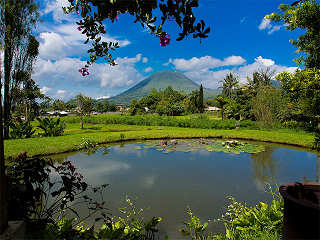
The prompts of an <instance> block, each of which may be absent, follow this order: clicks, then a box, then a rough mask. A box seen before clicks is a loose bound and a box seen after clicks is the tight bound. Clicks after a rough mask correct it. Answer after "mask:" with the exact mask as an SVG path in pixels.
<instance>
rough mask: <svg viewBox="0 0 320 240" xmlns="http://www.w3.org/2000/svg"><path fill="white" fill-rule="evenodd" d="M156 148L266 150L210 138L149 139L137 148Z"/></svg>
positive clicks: (169, 149)
mask: <svg viewBox="0 0 320 240" xmlns="http://www.w3.org/2000/svg"><path fill="white" fill-rule="evenodd" d="M148 148H154V149H156V150H159V151H162V152H163V153H169V152H173V151H180V152H191V151H195V150H198V149H206V150H207V151H210V152H213V151H214V152H225V153H234V154H239V153H241V152H243V153H258V152H262V151H264V150H265V149H264V146H263V145H257V144H252V143H245V142H240V141H236V140H231V141H221V140H219V141H218V140H209V139H204V138H200V139H196V140H195V139H192V140H179V141H178V140H175V139H171V140H161V141H160V142H158V141H148V142H146V143H144V144H143V145H142V146H137V147H136V149H148Z"/></svg>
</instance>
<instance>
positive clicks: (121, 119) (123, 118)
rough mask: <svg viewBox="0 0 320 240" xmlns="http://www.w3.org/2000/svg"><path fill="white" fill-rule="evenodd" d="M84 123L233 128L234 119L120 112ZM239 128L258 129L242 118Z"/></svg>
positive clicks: (68, 119)
mask: <svg viewBox="0 0 320 240" xmlns="http://www.w3.org/2000/svg"><path fill="white" fill-rule="evenodd" d="M64 120H65V121H66V122H67V123H79V121H80V120H79V118H78V117H65V118H64ZM84 121H85V122H86V123H93V124H128V125H140V126H170V127H185V128H202V129H235V127H236V120H234V119H226V120H210V119H209V118H208V116H207V115H205V114H200V115H198V116H196V117H189V116H183V117H174V116H159V115H151V114H144V115H136V116H130V115H120V114H101V115H95V116H90V117H88V116H87V117H84ZM240 127H241V128H249V129H258V125H257V123H256V122H254V121H250V120H244V121H241V123H240Z"/></svg>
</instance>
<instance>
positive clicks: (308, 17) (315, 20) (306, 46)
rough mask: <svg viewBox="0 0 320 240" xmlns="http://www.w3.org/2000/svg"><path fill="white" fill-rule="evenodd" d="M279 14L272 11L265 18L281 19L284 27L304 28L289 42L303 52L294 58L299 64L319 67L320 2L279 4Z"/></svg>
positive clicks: (313, 0)
mask: <svg viewBox="0 0 320 240" xmlns="http://www.w3.org/2000/svg"><path fill="white" fill-rule="evenodd" d="M279 9H280V11H281V12H282V13H281V14H279V13H272V14H270V15H267V16H266V18H267V19H270V20H272V21H276V22H279V21H283V22H284V23H285V25H286V29H287V30H290V31H293V30H295V29H297V28H300V29H303V30H305V33H303V34H301V35H300V36H299V37H298V39H297V40H290V42H291V43H292V44H293V46H295V47H296V48H297V52H299V53H304V54H303V55H302V56H300V57H299V58H297V59H295V60H296V61H297V62H298V63H299V64H304V65H305V66H306V67H308V68H318V69H319V68H320V4H319V3H317V1H315V0H309V1H296V2H294V3H293V4H291V5H288V4H281V5H280V6H279Z"/></svg>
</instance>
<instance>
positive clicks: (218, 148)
mask: <svg viewBox="0 0 320 240" xmlns="http://www.w3.org/2000/svg"><path fill="white" fill-rule="evenodd" d="M207 150H208V151H215V152H226V153H235V154H239V153H241V152H244V153H258V152H263V151H264V150H265V149H264V146H262V145H256V144H250V143H243V142H239V141H236V140H231V141H225V142H221V141H215V142H214V143H212V144H210V145H208V147H207Z"/></svg>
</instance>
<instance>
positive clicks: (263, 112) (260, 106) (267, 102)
mask: <svg viewBox="0 0 320 240" xmlns="http://www.w3.org/2000/svg"><path fill="white" fill-rule="evenodd" d="M252 106H253V109H252V110H253V113H254V116H255V118H256V119H257V120H258V121H260V122H261V123H262V124H263V126H264V127H271V128H272V127H274V126H275V124H276V122H277V121H279V116H280V114H281V110H282V108H283V107H285V104H284V99H283V97H282V96H281V92H280V90H278V89H276V88H275V87H273V86H267V85H265V86H260V87H259V89H258V92H257V95H256V96H255V97H254V98H253V99H252Z"/></svg>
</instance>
